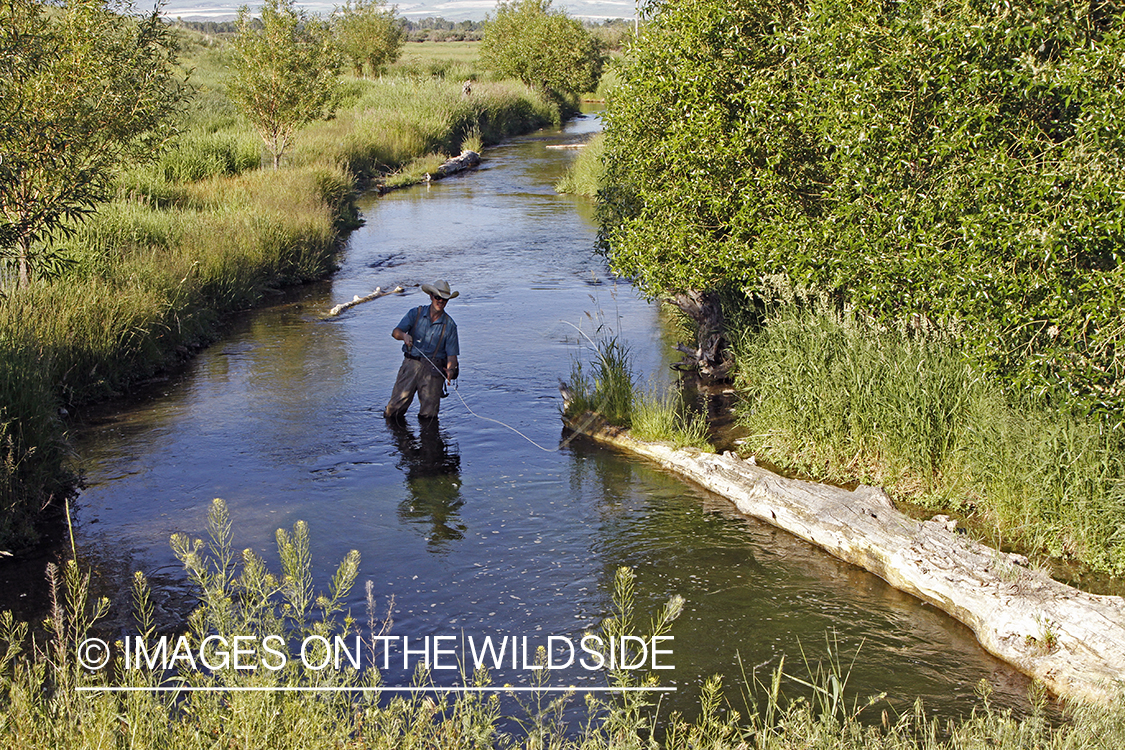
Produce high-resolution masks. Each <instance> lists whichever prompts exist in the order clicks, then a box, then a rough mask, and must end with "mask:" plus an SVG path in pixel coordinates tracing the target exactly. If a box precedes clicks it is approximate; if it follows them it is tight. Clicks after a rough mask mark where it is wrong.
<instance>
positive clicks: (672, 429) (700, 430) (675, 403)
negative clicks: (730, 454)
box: [630, 386, 715, 453]
mask: <svg viewBox="0 0 1125 750" xmlns="http://www.w3.org/2000/svg"><path fill="white" fill-rule="evenodd" d="M632 424H633V426H632V428H631V430H630V432H631V433H632V435H633V437H635V438H637V439H638V440H648V441H653V442H662V443H669V444H670V445H671V446H672V447H674V448H697V449H699V450H701V451H705V452H707V453H712V452H714V450H715V448H714V446H713V445H711V440H710V433H709V431H708V428H707V417H706V416H705V415H703V414H700V413H696V412H692V411H691V410H690V409H689V408H688V406H687V404H685V403H684V398H683V393H682V392H681V391H679V390H678V389H673V388H660V387H658V386H653V387H651V388H649V389H648V390H647V391H645V392H643V393H640V394H638V396H637V397H636V398H635V399H634V401H633V418H632Z"/></svg>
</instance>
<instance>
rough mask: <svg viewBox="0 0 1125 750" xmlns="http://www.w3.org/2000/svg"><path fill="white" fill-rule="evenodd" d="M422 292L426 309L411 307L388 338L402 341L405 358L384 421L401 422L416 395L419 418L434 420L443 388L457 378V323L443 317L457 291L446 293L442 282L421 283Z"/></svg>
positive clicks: (446, 285)
mask: <svg viewBox="0 0 1125 750" xmlns="http://www.w3.org/2000/svg"><path fill="white" fill-rule="evenodd" d="M422 291H423V292H425V293H426V294H428V295H430V304H429V306H428V307H427V306H421V307H414V308H411V309H410V311H409V312H408V313H406V315H404V316H403V318H402V320H400V321H399V323H398V326H396V327H395V329H394V330H393V331H391V336H393V337H394V338H396V339H398V340H399V341H401V342H402V353H403V354H404V355H405V356H406V358H405V359H404V360H403V361H402V367H400V368H399V370H398V377H397V378H395V387H394V390H393V391H392V392H391V400H390V401H388V402H387V408H386V409H384V410H383V416H384V417H386V418H387V419H401V418H402V417H403V415H404V414H406V410H407V408H408V407H409V406H410V403H411V402H412V401H413V400H414V394H415V392H417V394H418V418H419V419H435V418H437V415H438V407H439V406H440V405H441V397H442V395H443V390H444V385H445V384H446V383H449V382H451V381H453V380H455V379H456V378H457V355H458V354H460V348H459V347H458V345H457V324H456V323H454V322H453V318H451V317H449V315H447V314H446V312H445V306H446V305H447V304H449V300H451V299H453V298H454V297H456V296H457V295H458V294H460V292H451V291H449V283H448V282H447V281H445V280H444V279H438V280H437V281H435V282H434V283H433V284H423V285H422Z"/></svg>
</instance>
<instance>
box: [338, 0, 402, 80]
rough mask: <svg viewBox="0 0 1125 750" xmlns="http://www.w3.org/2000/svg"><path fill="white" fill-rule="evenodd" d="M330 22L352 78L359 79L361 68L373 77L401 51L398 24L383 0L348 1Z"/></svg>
mask: <svg viewBox="0 0 1125 750" xmlns="http://www.w3.org/2000/svg"><path fill="white" fill-rule="evenodd" d="M333 21H334V26H335V31H336V43H337V44H338V45H339V46H340V51H341V52H343V53H344V55H345V56H346V57H347V58H348V59H349V60H351V64H352V68H353V69H354V70H355V74H356V77H361V76H363V68H364V65H366V66H367V69H368V70H369V71H370V73H371V74H372V75H375V74H376V73H378V72H379V71H380V70H381V69H382V68H383V66H385V65H389V64H390V63H393V62H394V61H395V60H397V59H398V56H399V54H400V53H401V52H402V43H403V30H402V25H401V24H400V23H399V22H398V19H397V18H395V10H394V8H393V7H392V8H388V7H387V5H386V3H384V2H383V0H355V1H354V2H353V1H352V0H348V2H347V3H346V4H345V5H344V6H343V7H342V8H340V9H339V11H338V12H337V13H336V14H335V15H334V16H333Z"/></svg>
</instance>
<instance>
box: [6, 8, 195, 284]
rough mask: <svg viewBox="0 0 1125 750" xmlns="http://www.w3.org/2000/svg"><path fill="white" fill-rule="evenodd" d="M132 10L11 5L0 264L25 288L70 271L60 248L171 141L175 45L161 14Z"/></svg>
mask: <svg viewBox="0 0 1125 750" xmlns="http://www.w3.org/2000/svg"><path fill="white" fill-rule="evenodd" d="M127 10H128V7H127V6H125V5H123V4H120V3H117V2H115V1H114V0H110V2H106V0H69V2H65V3H61V4H55V3H52V4H50V6H49V7H48V5H47V4H45V3H43V2H39V1H38V0H2V1H0V111H3V113H4V114H3V120H2V121H0V257H2V258H3V260H4V261H5V262H7V263H10V264H13V265H14V266H15V267H16V270H17V273H18V283H19V286H20V287H26V286H27V285H28V284H29V283H30V281H31V279H32V277H33V275H34V274H35V273H36V272H43V271H45V270H49V269H50V268H51V266H52V264H54V263H57V262H58V259H59V254H58V252H57V251H56V250H55V249H54V248H52V247H50V244H51V241H52V240H53V239H56V238H57V237H58V236H60V235H65V234H66V233H67V232H69V231H70V230H71V229H73V227H74V226H75V224H76V222H78V221H80V220H81V219H82V218H83V217H85V216H87V215H88V214H89V213H91V212H92V211H93V210H94V207H95V205H96V204H97V203H98V202H100V201H103V200H105V199H106V198H108V197H109V194H110V192H111V190H112V187H113V182H112V181H113V174H114V170H115V169H116V168H117V166H118V165H120V164H121V163H122V162H123V161H127V160H128V161H137V160H144V159H149V158H152V157H153V156H155V155H156V154H157V153H158V152H159V148H160V146H161V144H162V143H163V141H164V140H165V139H166V138H167V137H168V136H169V135H170V129H169V127H168V124H169V122H170V120H171V118H172V117H173V116H174V115H175V114H176V112H177V111H178V110H179V107H180V105H181V103H182V101H183V97H184V94H185V90H184V87H183V86H182V85H181V82H180V81H178V80H177V78H176V76H175V73H174V71H173V65H174V63H175V45H174V43H173V41H172V38H171V36H170V35H169V31H168V28H167V27H166V26H165V25H164V24H163V23H161V21H160V19H159V17H158V15H157V14H156V12H155V11H153V13H151V14H149V15H147V16H144V17H137V16H132V15H128V14H127V12H126V11H127Z"/></svg>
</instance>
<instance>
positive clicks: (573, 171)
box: [555, 133, 605, 198]
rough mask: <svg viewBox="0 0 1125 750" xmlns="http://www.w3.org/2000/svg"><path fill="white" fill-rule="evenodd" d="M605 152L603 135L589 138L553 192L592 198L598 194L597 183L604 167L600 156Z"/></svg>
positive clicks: (599, 134)
mask: <svg viewBox="0 0 1125 750" xmlns="http://www.w3.org/2000/svg"><path fill="white" fill-rule="evenodd" d="M604 152H605V135H604V134H602V133H598V134H597V135H595V136H594V137H593V138H591V139H590V140H589V141H588V142H587V143H586V147H585V148H583V149H581V150H580V151H579V152H578V156H577V157H576V158H575V160H574V163H573V164H571V165H570V168H569V169H567V171H566V174H564V175H563V176H562V179H560V180H559V181H558V182H557V183H555V190H556V191H557V192H560V193H571V194H573V195H585V196H587V197H590V198H592V197H594V196H595V195H597V194H598V185H599V181H600V180H601V178H602V173H603V172H604V171H605V167H604V166H603V165H602V154H603V153H604Z"/></svg>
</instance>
